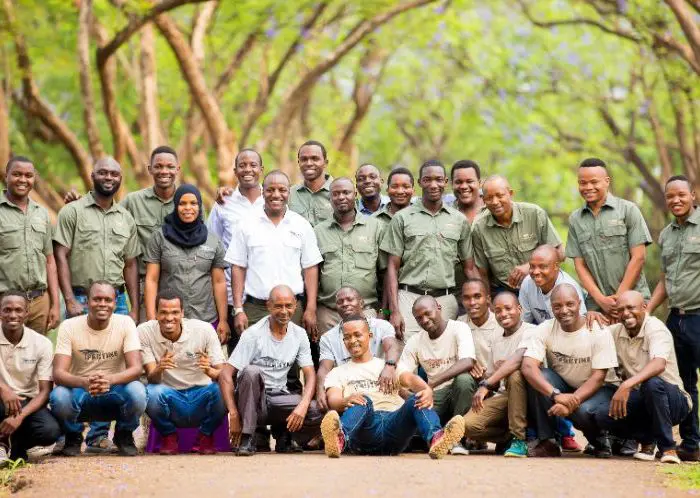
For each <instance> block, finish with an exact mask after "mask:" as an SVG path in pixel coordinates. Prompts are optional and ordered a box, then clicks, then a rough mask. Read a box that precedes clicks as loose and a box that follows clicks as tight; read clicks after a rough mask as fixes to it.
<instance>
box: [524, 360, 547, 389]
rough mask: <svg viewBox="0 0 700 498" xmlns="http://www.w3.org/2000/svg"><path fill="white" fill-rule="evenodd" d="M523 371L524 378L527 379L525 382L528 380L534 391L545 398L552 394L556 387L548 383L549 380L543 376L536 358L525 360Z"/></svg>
mask: <svg viewBox="0 0 700 498" xmlns="http://www.w3.org/2000/svg"><path fill="white" fill-rule="evenodd" d="M521 370H522V372H523V377H525V380H527V382H528V384H530V386H532V388H533V389H535V390H536V391H537V392H539V393H541V394H544V395H545V396H549V395H550V394H552V391H553V390H554V386H552V384H550V383H549V382H547V379H545V378H544V375H542V370H541V369H540V362H539V361H537V360H535V359H534V358H523V365H522V367H521Z"/></svg>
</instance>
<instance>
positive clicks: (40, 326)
mask: <svg viewBox="0 0 700 498" xmlns="http://www.w3.org/2000/svg"><path fill="white" fill-rule="evenodd" d="M50 309H51V299H50V298H49V293H48V291H47V292H44V293H43V294H42V295H41V296H40V297H37V298H36V299H32V300H31V301H29V312H28V313H27V319H26V320H24V324H25V325H26V326H27V327H29V328H30V329H32V330H34V331H36V332H39V333H40V334H42V335H46V332H48V330H46V327H47V326H48V324H49V310H50Z"/></svg>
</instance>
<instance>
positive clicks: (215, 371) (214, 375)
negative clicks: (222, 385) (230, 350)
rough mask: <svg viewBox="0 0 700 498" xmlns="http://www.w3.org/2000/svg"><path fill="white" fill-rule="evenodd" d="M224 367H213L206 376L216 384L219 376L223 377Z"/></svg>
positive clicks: (208, 369)
mask: <svg viewBox="0 0 700 498" xmlns="http://www.w3.org/2000/svg"><path fill="white" fill-rule="evenodd" d="M223 367H224V366H223V365H213V366H211V367H209V368H207V371H206V374H207V376H208V377H209V378H210V379H211V380H213V381H214V382H216V381H217V380H219V376H220V375H221V370H222V369H223Z"/></svg>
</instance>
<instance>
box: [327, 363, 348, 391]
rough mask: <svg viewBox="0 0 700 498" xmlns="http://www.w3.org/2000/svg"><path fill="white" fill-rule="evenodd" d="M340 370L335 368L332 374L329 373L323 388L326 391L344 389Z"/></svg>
mask: <svg viewBox="0 0 700 498" xmlns="http://www.w3.org/2000/svg"><path fill="white" fill-rule="evenodd" d="M339 374H340V370H338V369H337V368H334V369H333V370H331V371H330V372H328V375H326V379H325V380H324V381H323V388H324V389H331V388H332V387H335V388H337V389H341V390H342V389H343V382H342V379H341V378H340V375H339Z"/></svg>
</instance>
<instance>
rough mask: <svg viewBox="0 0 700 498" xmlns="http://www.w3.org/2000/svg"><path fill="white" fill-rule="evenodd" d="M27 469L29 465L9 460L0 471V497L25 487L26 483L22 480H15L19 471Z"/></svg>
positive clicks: (20, 461)
mask: <svg viewBox="0 0 700 498" xmlns="http://www.w3.org/2000/svg"><path fill="white" fill-rule="evenodd" d="M27 467H29V464H28V463H27V462H25V461H24V460H23V459H21V458H18V459H17V460H10V462H9V464H8V465H7V466H6V467H5V468H3V469H0V495H8V494H10V493H15V492H17V491H19V490H20V489H22V488H23V487H25V485H26V483H24V481H23V480H21V479H20V480H17V479H16V473H17V471H18V470H19V469H22V468H27Z"/></svg>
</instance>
